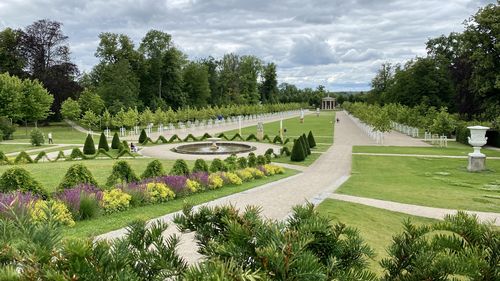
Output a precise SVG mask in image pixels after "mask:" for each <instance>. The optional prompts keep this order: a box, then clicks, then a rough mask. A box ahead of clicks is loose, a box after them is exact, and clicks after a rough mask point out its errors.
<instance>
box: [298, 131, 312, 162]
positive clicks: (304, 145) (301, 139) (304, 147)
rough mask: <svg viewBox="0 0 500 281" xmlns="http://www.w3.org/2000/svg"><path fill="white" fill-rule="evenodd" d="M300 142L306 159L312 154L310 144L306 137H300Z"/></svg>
mask: <svg viewBox="0 0 500 281" xmlns="http://www.w3.org/2000/svg"><path fill="white" fill-rule="evenodd" d="M299 141H300V143H301V144H302V149H303V150H304V153H305V155H306V157H307V156H308V155H309V154H310V151H309V150H308V148H309V144H307V140H306V139H305V138H304V136H303V135H302V136H300V137H299Z"/></svg>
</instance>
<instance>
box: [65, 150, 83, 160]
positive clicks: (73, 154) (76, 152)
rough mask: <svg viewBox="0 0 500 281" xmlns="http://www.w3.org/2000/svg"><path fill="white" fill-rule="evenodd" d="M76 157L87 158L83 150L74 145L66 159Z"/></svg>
mask: <svg viewBox="0 0 500 281" xmlns="http://www.w3.org/2000/svg"><path fill="white" fill-rule="evenodd" d="M78 158H80V159H87V156H85V154H83V152H82V151H81V150H80V149H79V148H77V147H75V148H73V150H71V154H70V155H69V157H68V158H67V159H66V160H75V159H78Z"/></svg>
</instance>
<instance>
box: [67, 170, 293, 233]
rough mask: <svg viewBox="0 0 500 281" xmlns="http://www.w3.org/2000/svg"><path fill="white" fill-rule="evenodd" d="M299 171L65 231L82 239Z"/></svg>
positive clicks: (287, 171) (122, 213)
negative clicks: (187, 204)
mask: <svg viewBox="0 0 500 281" xmlns="http://www.w3.org/2000/svg"><path fill="white" fill-rule="evenodd" d="M297 173H298V171H295V170H289V169H286V170H285V173H284V174H281V175H274V176H272V177H268V178H263V179H258V180H254V181H252V182H245V183H243V184H242V185H239V186H225V187H223V188H221V189H217V190H212V191H207V192H201V193H196V194H193V195H190V196H188V197H184V198H178V199H176V200H173V201H170V202H166V203H163V204H156V205H148V206H143V207H139V208H133V209H129V210H127V211H124V212H120V213H115V214H110V215H104V216H101V217H98V218H96V219H92V220H85V221H79V222H77V223H76V225H75V226H74V227H72V228H66V229H65V230H64V236H65V237H68V238H69V237H71V238H82V237H91V236H96V235H99V234H103V233H106V232H109V231H112V230H115V229H119V228H122V227H126V226H127V225H128V224H129V223H130V222H132V221H133V220H137V219H140V220H149V219H152V218H156V217H159V216H162V215H166V214H169V213H173V212H176V211H179V210H181V209H182V207H183V206H184V205H185V204H186V203H189V204H192V205H198V204H202V203H205V202H209V201H212V200H215V199H217V198H221V197H224V196H228V195H231V194H234V193H238V192H242V191H245V190H248V189H251V188H254V187H257V186H261V185H263V184H266V183H269V182H273V181H277V180H279V179H282V178H286V177H289V176H293V175H295V174H297Z"/></svg>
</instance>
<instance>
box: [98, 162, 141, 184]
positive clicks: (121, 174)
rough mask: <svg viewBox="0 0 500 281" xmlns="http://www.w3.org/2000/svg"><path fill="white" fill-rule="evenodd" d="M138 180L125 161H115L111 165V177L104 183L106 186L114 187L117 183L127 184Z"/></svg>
mask: <svg viewBox="0 0 500 281" xmlns="http://www.w3.org/2000/svg"><path fill="white" fill-rule="evenodd" d="M138 180H139V178H138V177H137V176H136V175H135V173H134V171H133V170H132V167H130V164H129V163H128V162H127V161H123V160H120V161H117V162H115V164H114V165H113V170H112V171H111V175H110V176H109V177H108V180H107V182H106V185H107V186H110V187H111V186H114V185H115V184H116V183H117V182H120V183H129V182H134V181H138Z"/></svg>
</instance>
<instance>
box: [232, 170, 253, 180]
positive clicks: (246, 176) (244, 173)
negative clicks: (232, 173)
mask: <svg viewBox="0 0 500 281" xmlns="http://www.w3.org/2000/svg"><path fill="white" fill-rule="evenodd" d="M236 174H237V175H238V177H240V179H242V180H243V181H251V180H253V175H252V172H250V171H248V170H247V169H243V170H238V171H236Z"/></svg>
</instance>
